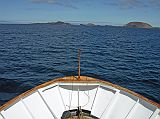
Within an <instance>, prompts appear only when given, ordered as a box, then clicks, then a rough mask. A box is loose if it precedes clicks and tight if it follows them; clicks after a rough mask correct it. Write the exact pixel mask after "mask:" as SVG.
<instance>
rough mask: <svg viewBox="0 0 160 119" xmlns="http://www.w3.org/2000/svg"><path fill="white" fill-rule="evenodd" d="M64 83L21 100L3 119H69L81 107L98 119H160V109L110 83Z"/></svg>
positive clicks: (9, 107) (1, 115)
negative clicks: (69, 112) (67, 117)
mask: <svg viewBox="0 0 160 119" xmlns="http://www.w3.org/2000/svg"><path fill="white" fill-rule="evenodd" d="M85 78H86V77H85ZM65 80H67V79H65ZM65 80H64V81H62V82H61V80H60V81H57V82H56V83H54V82H53V83H49V84H48V85H43V86H42V87H40V88H35V90H32V92H31V93H26V94H24V95H22V96H19V97H18V98H17V99H16V100H14V101H13V102H10V103H9V104H8V105H7V106H6V105H5V106H4V107H2V108H0V109H1V112H0V119H61V118H62V115H63V119H66V115H67V113H65V112H68V111H69V110H70V111H74V110H77V108H78V107H80V108H81V109H82V110H83V111H86V110H87V113H88V114H91V115H92V116H93V117H97V118H99V119H160V109H159V106H156V105H154V104H153V102H152V103H150V102H149V101H147V100H145V99H143V97H142V98H141V96H140V97H138V96H137V95H135V94H134V93H129V92H131V91H128V92H127V90H124V89H123V88H122V90H121V89H120V88H116V86H114V85H113V84H111V85H109V83H108V85H107V84H105V83H104V84H103V83H99V82H96V83H95V82H94V83H92V82H89V81H88V82H87V83H86V82H85V81H84V82H78V81H76V82H72V80H71V81H66V82H65ZM94 81H96V80H94ZM65 114H66V115H65ZM75 114H76V113H75ZM64 117H65V118H64ZM93 119H94V118H93Z"/></svg>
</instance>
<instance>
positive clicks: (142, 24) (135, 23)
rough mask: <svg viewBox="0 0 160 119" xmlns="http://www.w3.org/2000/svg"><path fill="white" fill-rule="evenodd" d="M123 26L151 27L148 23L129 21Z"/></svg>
mask: <svg viewBox="0 0 160 119" xmlns="http://www.w3.org/2000/svg"><path fill="white" fill-rule="evenodd" d="M125 27H129V28H152V26H151V25H150V24H148V23H144V22H129V23H128V24H126V25H125Z"/></svg>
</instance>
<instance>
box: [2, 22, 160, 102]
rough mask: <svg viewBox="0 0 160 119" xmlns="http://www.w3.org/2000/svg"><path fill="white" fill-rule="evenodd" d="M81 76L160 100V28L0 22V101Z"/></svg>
mask: <svg viewBox="0 0 160 119" xmlns="http://www.w3.org/2000/svg"><path fill="white" fill-rule="evenodd" d="M79 48H80V49H81V75H86V76H92V77H95V78H99V79H102V80H106V81H109V82H112V83H114V84H117V85H120V86H122V87H125V88H128V89H130V90H132V91H134V92H137V93H139V94H141V95H143V96H145V97H147V98H149V99H151V100H153V101H156V102H158V103H160V29H136V28H122V27H111V26H92V27H91V26H90V27H89V26H55V25H47V24H46V25H42V24H32V25H0V105H2V104H4V103H5V102H7V101H8V100H10V99H12V98H14V97H15V96H17V95H19V94H21V93H22V92H24V91H26V90H28V89H31V88H33V87H35V86H37V85H39V84H42V83H44V82H46V81H49V80H52V79H54V78H57V77H62V76H70V75H77V55H78V53H77V51H78V49H79Z"/></svg>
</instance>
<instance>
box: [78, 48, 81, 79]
mask: <svg viewBox="0 0 160 119" xmlns="http://www.w3.org/2000/svg"><path fill="white" fill-rule="evenodd" d="M80 73H81V71H80V49H78V80H79V79H80Z"/></svg>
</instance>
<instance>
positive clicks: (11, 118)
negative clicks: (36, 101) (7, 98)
mask: <svg viewBox="0 0 160 119" xmlns="http://www.w3.org/2000/svg"><path fill="white" fill-rule="evenodd" d="M1 113H2V115H3V116H4V117H5V119H33V118H32V116H31V115H30V114H29V113H28V111H27V109H26V108H25V106H24V105H23V103H22V102H21V101H19V102H17V103H15V104H14V105H12V106H11V107H9V108H7V109H6V110H3V111H2V112H1Z"/></svg>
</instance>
